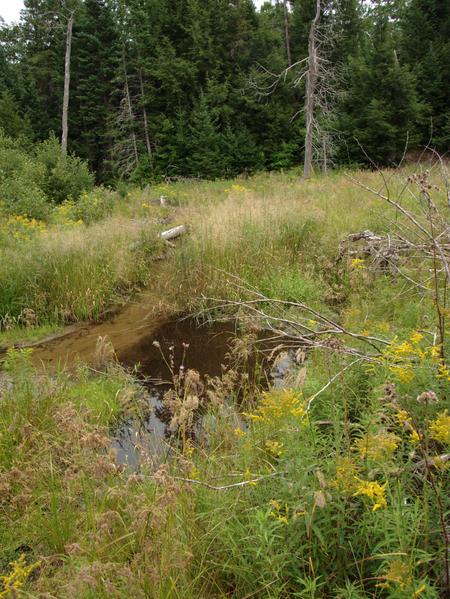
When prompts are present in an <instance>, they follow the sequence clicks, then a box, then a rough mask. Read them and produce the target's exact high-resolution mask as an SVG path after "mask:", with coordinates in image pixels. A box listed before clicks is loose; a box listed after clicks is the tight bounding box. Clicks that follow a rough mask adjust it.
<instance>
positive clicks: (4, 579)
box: [0, 553, 39, 599]
mask: <svg viewBox="0 0 450 599" xmlns="http://www.w3.org/2000/svg"><path fill="white" fill-rule="evenodd" d="M10 566H11V572H10V573H9V574H7V575H6V576H0V584H1V585H2V587H3V588H2V589H1V588H0V599H3V598H4V599H7V598H8V597H16V596H17V595H18V593H17V591H19V590H20V589H21V588H22V587H23V585H24V584H25V582H26V580H27V578H28V577H29V575H30V574H31V572H33V570H35V569H36V568H37V567H38V566H39V562H36V563H35V564H30V565H29V566H27V565H26V561H25V555H24V554H23V553H22V555H21V556H20V557H19V559H18V560H16V561H14V562H11V563H10Z"/></svg>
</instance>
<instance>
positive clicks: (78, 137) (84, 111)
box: [69, 0, 120, 181]
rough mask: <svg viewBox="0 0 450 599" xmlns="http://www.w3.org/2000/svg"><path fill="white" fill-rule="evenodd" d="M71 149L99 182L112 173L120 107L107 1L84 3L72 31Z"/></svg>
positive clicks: (114, 36) (116, 52)
mask: <svg viewBox="0 0 450 599" xmlns="http://www.w3.org/2000/svg"><path fill="white" fill-rule="evenodd" d="M72 56H73V59H72V89H73V92H72V95H71V112H70V116H69V119H70V128H71V131H72V134H71V143H70V146H69V147H70V148H71V149H72V150H74V151H75V152H76V153H77V154H78V155H79V156H80V157H81V158H84V159H87V160H88V162H89V165H90V167H91V168H92V169H93V170H94V171H95V172H96V173H97V177H98V179H99V180H101V181H103V180H106V179H107V177H108V176H109V175H110V174H111V173H109V172H108V170H109V167H108V163H109V162H110V161H111V158H112V156H111V149H112V145H113V141H112V132H111V129H110V123H111V119H112V118H113V115H114V113H115V109H116V108H117V104H118V100H117V95H116V94H115V93H114V92H115V82H114V81H115V76H116V73H117V71H118V68H119V64H120V45H119V40H118V33H117V29H116V24H115V21H114V17H113V13H112V10H111V8H110V6H109V5H108V4H107V3H106V2H105V0H85V3H84V10H83V12H81V13H80V15H79V17H78V19H77V22H76V24H75V26H74V32H73V49H72Z"/></svg>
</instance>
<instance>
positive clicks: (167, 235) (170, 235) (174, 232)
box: [160, 225, 187, 241]
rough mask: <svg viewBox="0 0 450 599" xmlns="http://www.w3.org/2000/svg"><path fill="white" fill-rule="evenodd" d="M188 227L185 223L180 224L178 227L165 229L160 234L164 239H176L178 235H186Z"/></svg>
mask: <svg viewBox="0 0 450 599" xmlns="http://www.w3.org/2000/svg"><path fill="white" fill-rule="evenodd" d="M186 231H187V229H186V227H185V225H178V227H172V228H171V229H168V230H167V231H163V232H162V233H161V234H160V237H161V239H164V241H170V240H171V239H175V238H176V237H180V236H181V235H184V234H185V233H186Z"/></svg>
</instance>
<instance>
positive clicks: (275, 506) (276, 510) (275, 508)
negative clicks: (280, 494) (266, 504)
mask: <svg viewBox="0 0 450 599" xmlns="http://www.w3.org/2000/svg"><path fill="white" fill-rule="evenodd" d="M270 505H271V506H272V511H271V512H270V514H269V515H270V517H271V518H274V519H275V520H278V522H282V523H283V524H289V520H288V518H289V506H288V504H287V503H285V504H284V505H283V506H282V505H281V504H280V502H279V501H277V500H276V499H271V501H270Z"/></svg>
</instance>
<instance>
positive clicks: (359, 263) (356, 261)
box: [350, 258, 366, 269]
mask: <svg viewBox="0 0 450 599" xmlns="http://www.w3.org/2000/svg"><path fill="white" fill-rule="evenodd" d="M350 264H351V267H352V268H355V269H362V268H365V267H366V266H365V264H364V260H361V258H352V260H351V262H350Z"/></svg>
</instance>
